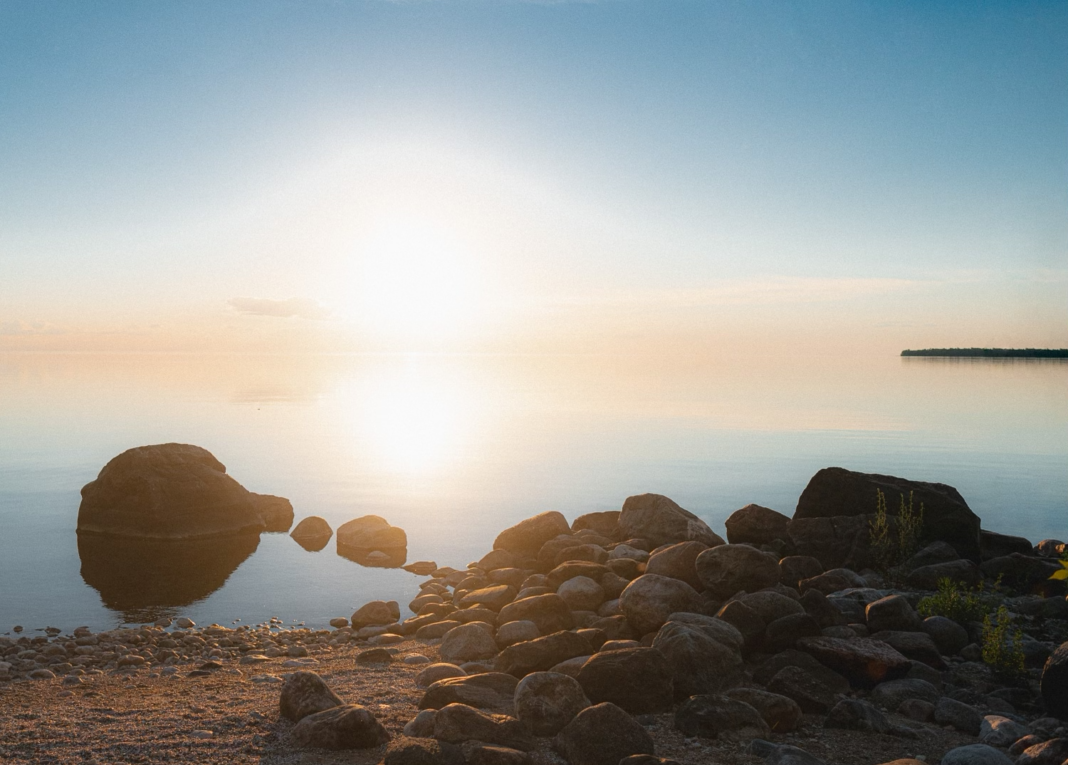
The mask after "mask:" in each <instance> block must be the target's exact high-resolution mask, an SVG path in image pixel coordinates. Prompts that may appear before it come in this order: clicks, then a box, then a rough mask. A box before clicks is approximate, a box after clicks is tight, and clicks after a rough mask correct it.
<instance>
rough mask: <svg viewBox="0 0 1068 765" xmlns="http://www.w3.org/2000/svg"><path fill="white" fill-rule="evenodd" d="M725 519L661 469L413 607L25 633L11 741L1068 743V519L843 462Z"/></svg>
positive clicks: (859, 764) (424, 751)
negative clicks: (313, 620)
mask: <svg viewBox="0 0 1068 765" xmlns="http://www.w3.org/2000/svg"><path fill="white" fill-rule="evenodd" d="M884 493H885V496H886V497H889V500H888V501H887V502H886V504H887V505H888V506H889V512H888V513H886V514H885V515H879V514H878V513H875V512H873V511H875V509H876V503H875V501H874V500H875V497H876V495H878V496H879V497H880V498H882V497H883V496H884ZM906 496H907V497H909V505H908V506H907V505H906ZM858 497H859V498H860V499H858ZM899 497H900V505H898V504H897V502H896V500H897V499H898V498H899ZM913 499H916V506H917V508H920V514H919V515H918V517H919V518H921V521H920V522H917V524H916V525H915V528H914V529H913V528H912V527H911V526H910V525H909V523H910V521H909V518H910V517H911V510H910V509H909V506H910V505H911V504H912V500H913ZM880 502H882V499H880ZM880 507H881V505H880ZM895 509H897V510H898V512H897V513H895V512H893V511H894V510H895ZM910 529H911V530H910ZM913 531H915V538H914V539H913V538H912V537H909V536H908V534H910V533H912V532H913ZM726 536H727V539H726V540H724V539H723V538H722V537H720V536H719V535H718V534H716V533H715V532H714V531H713V530H712V529H711V528H709V527H708V526H707V525H706V524H705V523H704V522H703V521H701V520H700V519H699V518H697V517H696V516H694V515H693V514H691V513H689V512H687V511H686V510H684V509H682V508H681V507H679V506H678V505H677V504H675V503H674V502H672V501H671V500H670V499H668V498H667V497H662V496H659V495H651V494H649V495H641V496H638V497H631V498H629V499H628V500H627V501H626V503H624V506H623V509H622V511H618V512H604V513H593V514H587V515H583V516H579V517H578V518H575V519H574V520H573V521H571V522H568V521H567V519H566V518H564V516H563V515H561V514H560V513H556V512H550V513H543V514H541V515H538V516H535V517H533V518H530V519H527V520H526V521H523V522H522V523H520V524H517V525H516V526H513V527H511V528H509V529H506V530H504V531H502V532H501V534H500V535H499V536H498V537H497V539H496V540H495V542H494V545H493V549H492V550H490V551H488V552H487V553H486V555H484V556H483V557H482V558H481V559H480V560H479V561H477V562H473V563H471V564H469V565H468V566H467V567H466V568H465V569H454V568H448V567H441V568H434V569H433V570H428V571H426V573H427V575H428V578H427V579H426V580H425V581H424V582H423V583H422V584H421V585H420V587H419V591H418V593H416V594H415V597H414V599H413V600H412V602H411V603H410V604H409V608H410V610H411V611H412V613H413V614H415V615H414V616H412V617H410V618H407V619H404V620H401V618H400V616H401V609H400V606H399V604H397V603H394V602H388V603H387V602H381V601H375V602H371V603H368V604H366V605H364V606H363V607H361V608H360V609H359V610H357V611H356V612H355V613H354V614H352V615H351V617H348V618H343V617H338V618H337V619H335V620H332V622H331V624H332V626H333V629H331V630H310V629H289V630H285V629H281V628H280V627H281V625H280V624H274V625H269V626H263V627H257V628H250V627H245V626H241V627H237V628H233V629H231V628H224V627H220V626H218V625H211V626H209V627H204V628H200V627H197V626H196V625H192V624H191V623H188V622H187V621H182V620H177V621H176V622H175V623H174V624H163V623H160V624H159V625H151V626H144V627H140V628H136V629H125V630H113V631H108V632H102V633H95V634H94V633H91V632H90V631H89V630H88V629H84V628H82V629H79V630H75V631H74V633H72V634H70V635H61V634H52V633H50V634H48V635H42V636H35V637H29V636H19V637H16V638H10V637H0V701H2V702H3V704H4V708H5V710H8V711H9V712H10V714H8V715H5V716H4V717H0V760H3V761H11V762H27V763H29V762H66V761H70V762H82V763H87V762H97V763H110V762H155V761H168V762H198V763H208V762H223V761H225V762H243V761H248V762H252V761H257V762H280V763H281V762H309V763H310V762H323V763H326V762H361V763H363V762H366V763H378V762H385V763H386V765H424V763H425V764H427V765H429V764H431V763H455V764H456V765H462V764H463V763H469V764H470V765H495V764H497V763H499V764H501V765H513V764H514V765H523V764H529V765H535V764H536V765H541V764H542V763H544V764H545V765H548V764H549V763H554V764H555V765H561V764H562V763H569V764H570V765H654V764H655V763H669V762H675V763H679V764H680V765H698V764H703V763H710V764H714V763H724V764H726V763H759V762H764V763H771V764H773V765H775V764H777V765H819V764H820V763H824V764H825V765H882V764H883V763H890V762H893V763H895V765H915V763H917V762H927V763H937V762H941V763H943V764H944V765H1005V763H1015V764H1016V765H1047V764H1048V765H1064V763H1066V762H1068V730H1066V728H1068V722H1066V720H1068V642H1066V640H1068V601H1066V599H1065V590H1064V583H1063V581H1058V580H1057V579H1051V576H1052V575H1054V574H1055V573H1056V572H1057V571H1058V570H1060V569H1061V564H1060V562H1059V560H1058V558H1060V557H1061V556H1063V555H1064V552H1065V548H1064V544H1063V543H1062V542H1058V541H1057V540H1043V541H1042V542H1040V543H1038V544H1037V545H1032V544H1031V543H1030V542H1029V541H1028V540H1023V539H1021V538H1018V537H1011V536H1006V535H1001V534H995V533H991V532H988V531H984V530H982V529H981V528H980V524H979V519H978V518H977V517H975V516H974V514H972V513H971V511H970V510H969V509H968V508H967V505H966V503H965V502H964V500H963V498H961V497H960V495H959V494H958V493H957V492H956V491H955V490H953V489H952V488H951V487H946V486H942V485H940V484H923V483H918V482H909V481H904V480H903V479H898V478H893V477H890V476H873V475H866V474H859V473H851V472H849V471H842V470H841V469H838V468H830V469H827V470H825V471H820V473H819V474H817V475H816V476H815V477H814V478H813V479H812V481H811V482H810V484H809V486H808V487H807V488H806V489H805V492H804V493H803V494H802V497H801V501H800V502H799V504H798V511H797V512H796V513H795V515H794V517H793V518H789V517H787V516H785V515H782V514H780V513H777V512H775V511H773V510H770V509H768V508H763V507H759V506H756V505H749V506H747V507H745V508H742V509H741V510H739V511H737V512H736V513H734V514H733V515H732V516H731V517H730V519H728V521H727V523H726ZM906 553H907V557H906ZM426 568H427V569H429V566H427V567H426ZM55 632H56V633H58V631H55ZM205 698H207V699H210V700H212V705H211V706H210V707H209V705H208V704H207V703H205V702H204V700H203V699H205ZM120 706H121V707H122V709H121V710H120V709H119V707H120ZM198 709H199V710H202V711H200V712H198V711H197V710H198ZM106 710H111V711H106ZM120 712H121V714H120ZM224 712H226V714H223V713H224Z"/></svg>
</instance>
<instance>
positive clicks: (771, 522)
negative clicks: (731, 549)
mask: <svg viewBox="0 0 1068 765" xmlns="http://www.w3.org/2000/svg"><path fill="white" fill-rule="evenodd" d="M788 523H790V519H789V518H788V517H786V516H785V515H783V514H782V513H777V512H775V511H774V510H772V509H770V508H767V507H761V506H760V505H746V506H745V507H743V508H742V509H741V510H735V511H734V512H733V513H731V515H730V517H729V518H727V521H726V523H725V524H724V525H725V526H726V527H727V541H728V542H730V543H731V544H732V545H733V544H743V543H749V544H755V545H762V544H767V543H769V542H771V541H773V540H776V539H786V526H787V524H788Z"/></svg>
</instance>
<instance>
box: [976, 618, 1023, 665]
mask: <svg viewBox="0 0 1068 765" xmlns="http://www.w3.org/2000/svg"><path fill="white" fill-rule="evenodd" d="M983 662H984V663H985V664H986V665H987V666H988V667H990V669H992V670H993V671H994V674H995V675H997V676H998V677H1000V678H1001V679H1003V680H1010V681H1011V680H1019V679H1022V678H1025V677H1026V676H1027V670H1026V668H1025V666H1024V653H1023V632H1021V631H1020V630H1019V628H1017V627H1015V626H1014V625H1013V622H1012V616H1011V615H1010V614H1009V609H1007V608H1005V606H999V607H998V610H997V613H996V614H987V615H986V617H985V618H984V619H983Z"/></svg>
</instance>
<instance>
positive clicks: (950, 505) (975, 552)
mask: <svg viewBox="0 0 1068 765" xmlns="http://www.w3.org/2000/svg"><path fill="white" fill-rule="evenodd" d="M877 491H882V492H883V494H884V495H885V497H886V505H887V512H888V513H889V514H891V515H896V513H897V510H898V506H899V497H904V498H905V499H906V501H907V500H908V498H909V497H910V495H911V497H912V501H913V503H914V507H915V508H916V509H917V510H918V509H919V507H920V505H921V504H922V505H923V530H922V537H921V538H922V539H923V540H925V541H927V542H933V541H935V540H941V541H944V542H948V543H949V544H951V545H953V547H954V549H955V550H956V551H957V553H958V554H960V555H961V557H964V558H968V559H970V560H973V561H978V560H979V517H978V516H977V515H976V514H975V513H973V512H972V511H971V509H970V508H969V507H968V503H967V502H965V501H964V498H963V497H962V496H961V495H960V493H959V492H958V491H957V490H956V489H954V488H953V487H952V486H947V485H945V484H940V483H926V482H923V481H909V480H907V479H904V478H898V477H895V476H886V475H876V474H870V473H857V472H854V471H851V470H845V469H843V468H837V467H833V468H824V469H823V470H820V471H819V472H818V473H816V475H814V476H813V477H812V479H811V480H810V481H809V483H808V486H806V487H805V490H804V491H803V492H802V493H801V498H800V499H799V500H798V501H797V510H796V511H795V513H794V518H795V519H798V518H825V517H839V516H856V515H867V514H871V513H874V512H875V508H876V501H877V494H876V492H877Z"/></svg>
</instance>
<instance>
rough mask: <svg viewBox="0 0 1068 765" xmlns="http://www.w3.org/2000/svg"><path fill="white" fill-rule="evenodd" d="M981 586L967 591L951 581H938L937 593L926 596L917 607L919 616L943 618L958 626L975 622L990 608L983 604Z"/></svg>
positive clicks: (987, 612) (988, 611)
mask: <svg viewBox="0 0 1068 765" xmlns="http://www.w3.org/2000/svg"><path fill="white" fill-rule="evenodd" d="M983 593H984V588H983V585H981V584H980V585H979V586H978V587H976V588H975V589H968V588H967V587H965V586H964V585H962V584H960V583H959V582H954V581H953V580H952V579H947V578H942V579H939V580H938V591H937V592H936V593H935V594H934V595H928V596H927V597H926V598H924V599H923V600H921V601H920V602H919V604H918V605H917V610H918V611H919V612H920V616H922V617H924V618H925V619H926V618H927V617H928V616H944V617H946V618H947V619H952V620H953V621H955V622H958V623H960V624H967V623H968V622H977V621H980V620H982V619H983V618H984V617H985V616H987V614H989V613H990V610H991V609H990V608H989V607H988V606H987V605H986V604H984V603H983Z"/></svg>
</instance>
